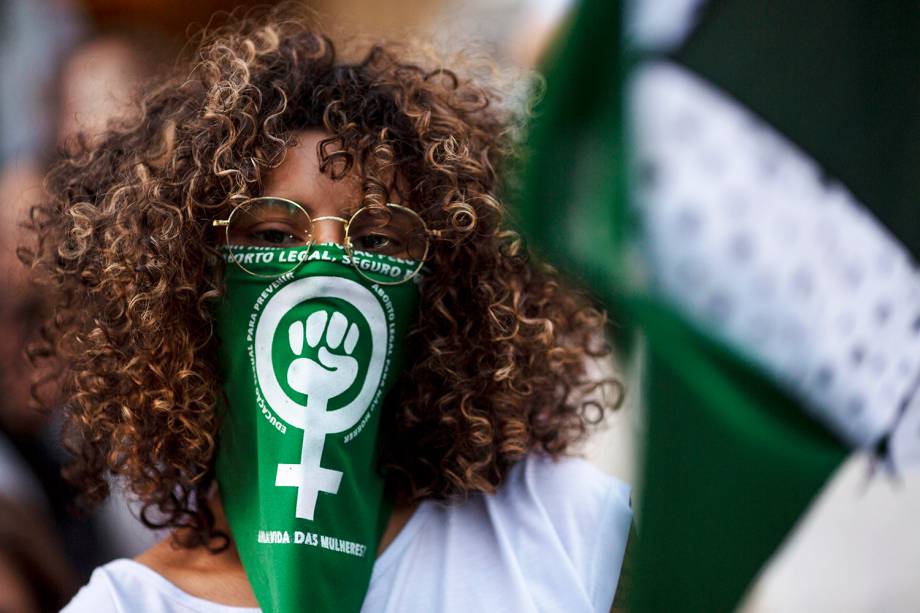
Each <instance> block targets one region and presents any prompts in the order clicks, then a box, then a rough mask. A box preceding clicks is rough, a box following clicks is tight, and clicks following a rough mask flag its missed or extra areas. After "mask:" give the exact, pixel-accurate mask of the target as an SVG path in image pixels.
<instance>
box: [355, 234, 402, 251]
mask: <svg viewBox="0 0 920 613" xmlns="http://www.w3.org/2000/svg"><path fill="white" fill-rule="evenodd" d="M395 245H396V241H395V240H393V239H392V238H390V237H389V236H385V235H383V234H366V235H364V236H359V237H357V239H355V247H356V248H358V249H362V250H365V251H380V250H381V249H388V248H393V247H395Z"/></svg>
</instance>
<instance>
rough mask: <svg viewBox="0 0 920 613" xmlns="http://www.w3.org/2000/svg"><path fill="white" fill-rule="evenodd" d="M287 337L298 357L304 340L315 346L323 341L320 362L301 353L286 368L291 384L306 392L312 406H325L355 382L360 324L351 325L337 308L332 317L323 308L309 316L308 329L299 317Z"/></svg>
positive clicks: (296, 388)
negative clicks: (355, 351) (356, 348)
mask: <svg viewBox="0 0 920 613" xmlns="http://www.w3.org/2000/svg"><path fill="white" fill-rule="evenodd" d="M327 323H328V325H327ZM288 338H289V340H290V343H291V349H292V350H293V352H294V354H295V355H298V356H300V355H301V354H302V353H303V349H304V341H305V340H306V343H307V345H309V346H310V347H314V348H315V347H317V346H319V345H320V342H321V341H324V342H323V344H322V346H320V347H319V351H318V352H317V357H318V358H319V362H316V361H314V360H312V359H311V358H307V357H303V356H301V357H298V358H296V359H295V360H294V361H293V362H291V365H290V366H289V367H288V371H287V380H288V385H290V386H291V389H294V390H296V391H298V392H300V393H301V394H306V395H307V398H308V403H309V405H313V406H316V405H319V404H322V405H325V404H327V403H328V401H329V400H331V399H332V398H335V397H336V396H338V395H340V394H342V393H344V392H345V390H347V389H348V388H349V387H351V386H352V384H353V383H354V382H355V379H356V378H357V376H358V360H356V359H355V358H353V357H352V356H351V354H352V352H354V350H355V346H356V345H357V344H358V326H357V325H355V324H354V323H351V324H349V322H348V319H346V318H345V316H344V315H343V314H342V313H340V312H338V311H335V312H334V313H332V317H330V316H329V313H328V312H326V311H324V310H322V311H316V312H314V313H312V314H311V315H310V316H309V317H307V323H306V329H304V324H303V322H301V321H300V320H298V321H295V322H294V323H292V324H291V326H290V328H288ZM343 341H344V342H343ZM333 351H338V352H337V353H333Z"/></svg>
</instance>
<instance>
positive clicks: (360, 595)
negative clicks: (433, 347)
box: [216, 244, 418, 613]
mask: <svg viewBox="0 0 920 613" xmlns="http://www.w3.org/2000/svg"><path fill="white" fill-rule="evenodd" d="M234 257H241V258H245V265H246V268H247V269H248V270H250V271H253V272H256V273H258V274H259V275H263V276H255V275H252V274H249V273H247V272H245V271H244V270H243V269H242V268H240V267H239V266H236V265H235V264H233V263H230V262H228V264H227V268H226V285H227V292H226V297H225V299H224V301H223V302H222V303H221V305H220V306H219V308H218V310H217V313H216V332H217V336H218V338H219V340H220V343H221V347H220V355H221V357H222V365H221V366H222V376H223V381H224V390H225V392H226V395H225V401H226V406H225V407H224V411H223V413H222V424H221V430H220V435H219V439H218V449H219V450H218V458H217V477H218V483H219V487H220V496H221V500H222V501H223V504H224V509H225V512H226V515H227V519H228V521H229V524H230V529H231V532H232V535H233V539H234V542H235V544H236V547H237V549H238V550H239V553H240V557H241V559H242V562H243V566H244V568H245V570H246V575H247V577H248V578H249V581H250V583H251V584H252V586H253V589H254V591H255V594H256V598H257V599H258V601H259V604H260V606H261V607H262V609H263V610H264V611H273V612H274V611H278V612H282V613H287V612H293V611H304V610H310V611H358V610H360V608H361V603H362V602H363V599H364V595H365V593H366V591H367V588H368V583H369V581H370V576H371V570H372V568H373V565H374V559H375V557H376V551H377V545H378V542H379V540H380V536H381V535H382V531H383V529H384V528H385V526H386V522H387V520H388V518H389V512H390V508H389V503H388V501H387V500H385V498H384V483H383V480H382V478H381V477H380V476H379V475H378V473H377V470H376V468H377V467H376V459H377V430H378V424H379V422H380V413H381V411H382V410H384V401H385V399H386V397H387V393H388V392H389V391H390V389H391V388H392V387H393V384H394V383H395V381H396V379H397V378H398V376H399V373H400V371H401V370H402V364H403V359H404V356H403V349H404V343H403V340H404V338H405V336H406V334H407V330H408V327H409V325H410V324H411V323H412V322H413V320H414V319H415V317H416V315H417V309H418V290H417V287H416V285H415V283H414V282H407V283H403V284H401V285H381V284H377V283H373V282H371V281H369V280H367V279H366V278H365V277H363V276H362V275H360V274H358V273H357V272H356V271H355V269H354V268H353V267H352V266H351V264H350V262H349V261H348V258H349V256H348V254H347V253H345V251H344V250H343V249H342V248H341V247H340V246H337V245H331V244H330V245H319V246H314V247H313V248H312V249H310V250H309V253H308V252H307V249H306V248H297V249H266V248H259V247H253V248H247V249H234ZM364 259H365V260H366V262H367V265H368V266H373V264H375V263H376V264H380V268H383V265H386V267H387V268H388V269H391V268H394V267H395V268H397V269H398V268H400V267H402V268H404V269H405V272H406V273H408V272H411V270H413V268H414V265H415V263H414V262H409V261H405V260H398V259H395V258H389V257H387V256H376V255H370V254H367V255H365V256H364ZM298 260H300V261H301V262H302V263H301V264H300V265H299V266H298V267H296V268H295V269H294V270H290V269H291V264H290V262H294V261H298ZM275 275H280V276H277V278H274V279H273V278H271V277H273V276H275ZM397 276H402V275H397Z"/></svg>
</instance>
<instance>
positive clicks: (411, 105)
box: [27, 17, 631, 611]
mask: <svg viewBox="0 0 920 613" xmlns="http://www.w3.org/2000/svg"><path fill="white" fill-rule="evenodd" d="M407 53H408V52H407V50H406V49H405V48H404V47H394V48H392V49H390V48H388V47H386V46H382V45H375V46H373V47H372V48H371V49H370V51H368V52H367V53H366V54H365V55H364V56H363V59H362V60H360V61H358V62H356V63H349V62H347V61H345V60H342V59H341V58H340V57H339V56H338V55H337V54H336V50H335V48H334V46H333V44H332V42H331V41H330V40H329V39H328V38H325V37H323V36H321V35H318V34H316V33H314V32H312V31H310V30H308V29H306V28H305V27H304V26H303V25H301V24H299V23H298V22H296V21H293V20H284V19H277V18H275V17H270V18H269V19H267V20H266V21H264V22H259V21H251V20H247V21H243V22H241V23H238V24H232V25H231V26H229V27H228V28H226V29H224V30H222V31H220V32H218V34H217V35H216V36H214V37H213V38H212V39H210V40H209V41H208V43H207V44H206V45H205V46H204V47H203V48H202V49H201V50H200V52H199V55H197V56H196V57H194V58H192V64H191V66H190V67H188V68H183V69H180V70H179V71H178V72H177V74H176V76H175V77H174V78H173V79H171V80H167V81H166V82H164V83H163V84H159V85H158V86H156V87H153V88H151V91H150V92H149V93H148V94H147V95H145V96H143V103H142V106H141V108H142V109H143V114H135V115H133V116H129V117H126V118H125V119H124V120H122V121H120V122H117V123H114V124H110V126H109V128H108V129H107V130H106V132H105V133H104V134H103V135H102V136H101V138H99V139H97V140H86V139H83V140H79V139H78V141H77V142H76V143H75V144H76V148H75V149H73V150H72V151H71V152H70V154H69V155H67V156H65V157H64V159H63V160H62V161H61V162H59V163H58V164H57V165H55V167H54V168H53V169H52V171H51V173H50V175H49V178H48V188H49V195H48V199H47V200H46V201H45V202H43V203H42V204H41V205H39V206H38V207H36V208H35V209H34V211H33V217H32V219H33V222H32V223H33V226H32V227H33V229H34V230H35V231H36V233H37V237H38V243H37V246H36V250H35V251H34V252H33V253H32V254H31V256H30V257H29V258H27V259H29V261H30V262H31V265H32V267H33V270H34V271H35V272H36V273H37V274H38V275H39V276H40V277H41V278H43V279H44V280H45V281H46V282H48V284H49V285H50V287H52V288H55V289H56V292H57V294H56V298H57V300H56V308H55V310H54V313H55V316H54V321H51V322H49V323H50V324H51V326H50V330H49V331H50V332H51V335H50V336H49V338H48V340H49V341H50V344H49V345H48V346H47V347H46V349H47V350H48V351H50V352H51V353H52V354H53V356H54V362H55V363H56V364H57V365H59V366H60V367H62V369H63V370H62V379H61V383H62V385H63V388H64V390H65V392H66V393H67V396H68V397H69V398H71V399H72V401H71V402H70V403H69V404H68V405H67V407H66V408H67V413H68V415H67V428H66V432H67V440H69V441H70V443H71V449H72V451H73V452H74V453H75V458H76V460H75V463H74V464H73V465H72V466H71V467H70V469H69V472H70V476H71V478H72V479H73V480H74V481H75V482H76V483H77V484H78V485H80V486H81V488H82V489H83V491H84V493H85V494H86V495H87V497H88V498H89V499H90V500H91V501H96V502H98V501H100V500H102V499H104V498H105V496H106V495H107V493H108V488H109V486H108V481H107V478H108V476H109V475H116V476H118V477H120V478H121V479H123V480H124V482H125V483H126V484H127V486H128V487H129V488H130V489H131V491H132V492H133V494H134V495H136V496H137V497H138V498H139V499H140V500H141V501H142V502H143V504H144V513H145V516H146V513H147V512H148V511H156V512H157V513H158V515H159V518H160V523H161V525H162V526H164V527H169V528H171V529H173V530H174V533H173V535H172V537H171V538H170V539H168V540H167V541H164V542H163V543H162V544H160V545H157V546H155V547H154V548H152V549H151V550H149V551H148V552H146V553H145V554H143V555H141V556H139V557H137V558H136V559H135V560H119V561H116V562H113V563H111V564H108V565H106V566H104V567H102V568H100V569H99V570H98V571H97V573H96V574H94V577H93V579H92V581H91V582H90V584H89V585H88V586H87V587H86V588H85V589H84V590H83V591H82V592H81V593H80V595H78V597H77V598H76V599H75V600H74V601H73V603H72V604H71V605H70V607H69V608H68V610H69V611H89V610H93V611H101V610H112V609H124V610H145V611H171V610H180V609H182V608H183V607H194V608H196V609H197V610H203V611H212V610H213V611H219V610H223V609H222V605H228V604H229V605H235V606H250V607H251V606H257V605H261V606H262V607H264V608H265V609H267V610H282V611H290V610H301V609H302V608H303V607H304V606H307V603H309V606H310V607H311V608H314V607H315V608H316V609H317V610H324V609H328V610H359V609H363V610H372V611H377V610H391V611H396V610H398V611H408V610H419V611H429V610H432V609H433V608H434V609H441V610H456V611H460V610H468V609H469V608H470V607H479V608H483V609H485V610H491V609H496V608H503V609H513V610H538V609H546V608H555V609H559V610H567V611H580V610H584V611H606V610H609V608H610V604H611V602H612V600H613V596H614V592H615V589H616V585H617V577H618V574H619V567H620V563H621V560H622V556H623V550H624V548H625V545H626V537H627V533H628V529H629V523H630V519H631V510H630V508H629V502H628V491H629V488H628V486H626V485H625V484H623V483H622V482H619V481H618V480H616V479H613V478H610V477H607V476H605V475H603V474H602V473H600V472H599V471H597V470H596V469H594V468H592V467H590V466H589V465H588V464H587V463H585V462H583V461H580V460H577V459H574V458H565V457H564V456H566V455H567V452H569V451H570V449H571V448H572V446H573V445H574V444H576V443H577V442H579V441H581V440H582V439H584V437H585V436H586V435H587V433H588V432H589V431H590V425H591V424H590V421H592V418H598V419H599V418H601V417H603V415H604V413H605V408H609V407H603V406H602V407H598V406H597V403H596V402H594V401H588V400H585V398H586V395H587V394H588V393H590V392H591V391H594V390H596V389H597V388H598V386H599V385H603V384H605V383H610V382H605V381H598V380H593V379H591V378H590V377H586V371H585V361H586V360H587V359H588V358H590V357H592V356H599V355H604V354H605V353H606V351H607V349H606V343H605V342H603V340H602V339H603V327H604V323H605V317H604V315H603V314H602V313H600V312H598V311H596V310H595V309H593V308H591V307H590V306H588V303H587V301H586V299H585V298H584V297H583V296H582V295H581V294H579V293H578V292H575V291H573V290H570V289H569V288H567V287H566V286H565V284H564V283H563V282H562V280H561V279H560V278H559V277H558V275H557V274H556V273H555V272H554V271H553V270H552V269H550V268H548V267H545V266H543V265H540V264H538V263H536V262H534V261H531V260H530V259H529V257H528V255H527V254H526V252H525V251H524V250H523V247H522V246H521V244H520V243H519V242H518V241H517V240H516V237H515V235H514V234H513V233H512V232H509V231H508V230H507V228H506V226H505V221H504V207H503V205H502V201H501V190H502V183H501V180H500V178H499V172H500V171H501V170H502V169H503V167H504V164H505V163H506V161H507V159H508V157H509V156H511V155H513V152H514V143H513V142H511V141H510V140H509V134H510V129H509V128H510V125H511V123H512V121H513V117H511V116H509V115H508V113H507V112H506V110H502V109H501V108H500V107H499V106H498V105H497V104H495V102H496V101H497V100H498V94H497V93H496V92H493V91H492V90H490V89H487V88H483V87H482V86H480V85H478V84H477V83H476V82H474V81H471V80H469V79H467V78H465V77H464V76H463V75H462V74H461V73H456V72H453V71H451V70H448V69H446V68H444V67H439V68H436V69H429V68H425V67H422V66H421V65H417V64H414V63H412V62H411V61H410V60H409V59H408V56H407ZM362 215H363V217H361V216H362ZM311 217H312V218H311ZM359 218H360V220H361V222H362V223H358V221H357V220H358V219H359ZM343 224H344V226H343ZM421 245H424V248H421V247H420V246H421ZM292 263H293V264H292ZM423 264H424V265H425V266H426V269H425V270H424V271H422V265H423ZM391 273H392V274H395V275H396V277H395V278H393V277H389V278H381V276H382V275H390V274H391ZM318 280H321V281H322V282H321V283H320V282H319V281H318ZM335 287H342V288H348V289H347V291H346V290H344V289H343V290H341V292H344V293H336V292H333V291H332V290H331V289H330V288H335ZM303 288H313V289H311V290H310V291H314V292H318V293H317V294H302V293H298V292H304V291H306V289H303ZM276 291H277V293H275V292H276ZM260 292H261V294H260ZM292 292H294V293H292ZM330 292H331V293H330ZM352 292H353V293H352ZM282 296H283V297H284V301H282V302H272V301H274V300H276V298H280V297H282ZM343 296H345V297H343ZM361 296H370V298H361ZM378 300H379V301H380V303H381V304H382V305H385V306H386V308H387V309H388V311H389V313H390V314H389V316H388V317H389V321H390V322H392V323H390V324H387V323H386V322H385V318H384V315H383V311H382V310H381V309H383V306H380V305H379V304H378V302H377V301H378ZM285 301H292V302H290V304H288V302H285ZM343 303H344V304H343ZM263 304H265V305H266V306H265V313H266V314H265V315H262V318H263V319H264V320H269V321H272V322H273V323H272V324H271V326H275V327H276V328H279V329H280V328H281V320H280V319H279V320H278V321H274V320H273V319H271V318H272V317H275V315H267V313H275V312H276V311H278V312H280V311H279V309H282V310H283V309H289V310H287V311H286V312H285V314H283V315H282V316H281V317H282V319H284V318H287V319H284V321H285V325H284V328H285V330H287V333H285V334H283V335H282V334H279V335H277V339H275V337H273V336H269V337H268V338H269V344H268V345H264V344H261V345H259V346H256V345H250V347H249V350H248V351H247V349H246V346H245V345H246V343H247V342H249V343H253V342H254V341H252V340H251V339H250V340H248V341H247V336H250V337H251V336H253V334H256V335H261V334H262V333H261V332H258V331H257V330H250V332H249V334H248V335H247V332H246V328H247V325H248V324H247V323H246V322H248V321H252V322H253V324H252V325H253V326H255V322H256V321H257V320H259V313H260V309H261V308H262V305H263ZM272 304H274V305H275V306H273V307H270V305H272ZM282 304H283V305H286V306H284V307H282V306H278V305H282ZM291 305H293V306H291ZM329 305H335V308H331V307H329ZM348 305H351V306H348ZM356 305H361V306H360V308H359V307H358V306H356ZM327 307H328V308H327ZM252 309H255V310H252ZM378 310H380V313H381V314H380V316H379V317H377V315H376V313H377V311H378ZM342 312H346V313H349V315H347V316H346V315H342ZM291 313H294V315H290V314H291ZM349 317H350V318H354V319H355V321H354V322H352V323H351V324H350V325H349V323H348V322H349ZM362 318H363V320H362ZM260 321H261V320H260ZM362 321H363V323H362ZM327 324H328V326H327ZM380 324H382V327H380ZM259 325H260V326H261V324H259ZM266 326H269V324H266ZM271 326H269V331H271V329H273V328H271ZM346 332H347V333H346ZM304 334H306V340H305V339H304ZM380 335H383V336H380ZM381 338H391V341H390V342H388V343H387V342H384V343H382V344H380V340H379V339H381ZM370 339H375V340H373V342H372V341H371V340H370ZM275 340H278V343H277V345H283V344H285V343H286V344H287V345H288V348H287V349H283V348H281V349H277V351H279V352H281V353H275V347H277V345H276V343H275ZM320 345H321V348H319V349H317V347H319V346H320ZM375 347H376V349H375ZM285 351H286V352H287V353H284V352H285ZM311 351H315V352H316V353H315V354H312V353H311ZM381 351H385V352H388V353H386V354H385V355H386V364H387V365H388V366H387V367H386V368H384V367H383V366H382V364H383V360H384V354H382V353H380V352H381ZM266 352H267V353H266ZM352 354H354V356H356V357H352ZM314 355H315V357H314ZM366 355H369V356H370V357H365V356H366ZM277 356H282V357H277ZM284 356H286V357H284ZM298 356H300V357H298ZM304 356H310V357H304ZM357 358H360V359H361V360H366V361H367V364H368V365H366V366H364V367H362V368H366V369H367V372H366V373H365V383H364V384H362V387H361V389H360V393H358V392H349V391H348V390H350V389H351V388H350V385H351V383H349V381H356V379H355V377H356V376H357V371H356V370H354V369H357V368H358V366H356V365H355V361H356V359H357ZM391 358H392V360H391ZM277 360H286V362H285V363H287V362H289V366H288V367H287V368H284V369H282V370H281V371H279V372H282V373H287V374H286V377H287V381H288V383H287V385H286V386H284V387H281V388H277V389H276V388H274V387H271V386H272V385H279V384H278V383H277V382H276V383H272V381H274V380H275V378H277V377H278V376H279V375H278V373H277V372H274V371H273V370H269V371H264V372H263V366H262V365H264V364H266V363H267V364H273V363H274V361H277ZM314 360H319V364H318V363H316V362H315V361H314ZM320 364H322V366H320ZM373 365H376V366H373ZM272 368H274V367H272ZM375 368H376V370H374V369H375ZM372 371H373V372H376V377H377V379H374V378H373V377H372V376H371V374H370V373H371V372H372ZM253 373H257V375H258V376H257V378H256V380H255V381H254V380H253V378H252V377H253ZM273 373H274V374H273ZM349 373H350V374H349ZM348 377H351V378H348ZM317 381H323V382H324V383H325V384H326V387H323V388H321V389H317V388H314V387H311V386H314V384H315V383H316V382H317ZM368 381H370V387H369V388H368V387H367V386H368V383H367V382H368ZM614 385H616V384H615V382H614ZM330 389H336V390H338V391H337V392H335V393H333V392H330V391H328V390H330ZM375 389H376V390H378V393H376V395H374V394H373V393H374V391H375ZM265 390H269V391H265ZM279 390H280V391H279ZM307 390H311V391H307ZM343 390H345V391H343ZM366 390H369V392H367V393H365V392H366ZM390 392H392V393H390ZM348 393H351V394H352V395H354V394H357V395H356V396H355V399H354V400H350V401H344V400H343V401H342V402H343V403H345V406H344V407H340V408H337V409H335V410H330V411H326V410H325V409H324V408H321V409H316V408H315V407H314V410H313V411H312V412H311V410H310V409H309V408H306V409H305V408H304V406H302V405H299V404H298V402H302V401H303V399H304V398H306V401H307V404H308V405H310V403H311V402H318V400H316V399H325V400H324V401H323V404H322V406H323V407H325V406H326V404H325V403H326V402H327V401H329V402H331V401H332V400H335V399H336V398H338V396H337V395H336V394H339V395H342V394H348ZM371 396H373V398H374V400H372V401H370V400H362V402H370V403H371V404H366V405H363V406H364V409H363V410H364V411H365V413H363V414H364V415H366V416H367V418H366V419H364V420H363V421H361V422H360V426H359V425H358V422H356V421H349V422H347V424H346V425H345V426H341V424H340V425H339V426H336V427H339V428H340V429H338V430H335V429H332V430H328V431H327V430H322V429H320V430H318V431H319V432H320V438H319V439H318V440H317V441H316V444H317V445H318V448H319V450H320V451H319V455H316V454H315V449H314V447H311V446H308V443H310V441H313V440H314V439H313V438H311V437H313V436H315V435H314V434H313V432H314V431H315V428H321V427H326V426H327V425H328V424H327V421H328V420H335V419H337V417H328V416H327V413H328V414H337V415H340V414H342V412H345V413H347V414H348V415H350V416H351V415H352V414H353V413H354V411H351V410H350V409H351V408H353V407H354V406H359V405H357V404H356V403H358V402H359V399H369V398H371ZM285 398H287V399H285ZM381 398H386V403H385V404H384V405H383V406H380V407H377V403H378V402H379V401H380V400H379V399H381ZM298 399H300V400H298ZM292 403H293V404H292ZM371 406H373V407H374V408H375V410H373V411H372V410H371V408H370V407H371ZM298 407H300V408H299V409H298ZM346 408H348V409H349V411H346ZM304 410H305V411H306V416H305V417H298V415H300V414H301V413H300V412H299V411H304ZM357 415H358V416H360V415H362V414H361V413H359V414H357ZM303 419H306V420H314V421H312V422H309V424H312V425H309V424H308V423H307V422H303V421H300V420H303ZM348 424H350V425H348ZM314 427H315V428H314ZM328 427H330V428H332V427H333V426H331V425H329V426H328ZM349 428H350V430H349ZM363 428H367V433H366V434H365V435H364V436H360V437H359V436H358V435H359V434H360V433H361V432H362V429H363ZM378 428H379V429H380V432H381V436H380V437H379V439H378V437H377V436H376V433H377V429H378ZM300 430H303V431H304V434H303V435H302V436H301V435H300V433H299V431H300ZM346 430H348V435H347V436H346V437H338V436H334V435H335V434H338V433H344V432H345V431H346ZM323 432H328V433H329V436H324V435H323V434H322V433H323ZM377 440H379V444H380V449H379V452H378V450H377ZM301 441H303V442H301ZM310 444H311V445H312V444H313V443H310ZM346 445H347V446H346ZM324 446H326V447H324ZM301 447H302V449H301ZM327 449H328V451H329V453H328V454H326V453H325V450H327ZM292 451H293V457H292V454H291V452H292ZM282 452H284V453H282ZM356 454H361V455H360V458H358V457H356ZM298 455H300V457H301V464H299V465H291V464H286V463H284V462H290V461H292V460H296V459H297V456H298ZM321 461H322V464H323V465H320V462H321ZM310 462H313V464H311V463H310ZM334 462H337V463H335V464H333V463H334ZM330 464H332V465H333V466H335V468H336V469H332V468H330V467H329V466H330ZM339 468H341V470H338V469H339ZM336 475H337V476H336ZM218 484H219V487H218ZM340 487H341V489H340ZM311 488H312V489H311ZM295 490H296V491H295ZM310 492H312V493H313V496H312V498H311V497H310V496H309V494H310ZM327 494H329V495H327ZM340 500H344V501H346V502H345V504H343V503H341V502H339V501H340ZM295 510H296V512H295ZM314 512H315V513H316V516H314ZM352 533H354V534H357V535H358V536H355V537H350V538H351V540H350V539H349V538H341V537H342V535H343V534H348V535H349V536H350V535H351V534H352ZM298 539H299V540H298ZM357 539H363V540H357ZM375 552H376V553H375ZM384 560H385V561H386V562H385V564H384Z"/></svg>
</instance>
